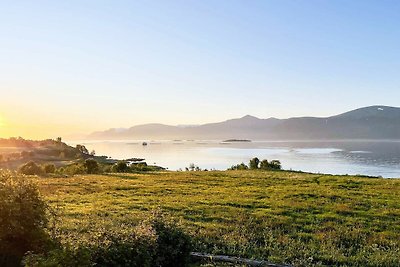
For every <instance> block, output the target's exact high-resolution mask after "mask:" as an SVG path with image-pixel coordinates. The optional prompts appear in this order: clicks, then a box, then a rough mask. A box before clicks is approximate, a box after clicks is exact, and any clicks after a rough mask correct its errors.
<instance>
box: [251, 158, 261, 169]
mask: <svg viewBox="0 0 400 267" xmlns="http://www.w3.org/2000/svg"><path fill="white" fill-rule="evenodd" d="M259 163H260V160H259V159H258V158H257V157H255V158H252V159H251V160H250V162H249V167H250V169H251V170H256V169H258V164H259Z"/></svg>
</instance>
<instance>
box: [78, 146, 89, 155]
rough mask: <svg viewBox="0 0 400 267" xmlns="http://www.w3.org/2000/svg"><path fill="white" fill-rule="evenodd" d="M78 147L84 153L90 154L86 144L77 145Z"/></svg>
mask: <svg viewBox="0 0 400 267" xmlns="http://www.w3.org/2000/svg"><path fill="white" fill-rule="evenodd" d="M76 149H77V150H78V151H79V152H80V153H82V154H86V155H89V150H88V149H87V148H86V147H85V146H84V145H76Z"/></svg>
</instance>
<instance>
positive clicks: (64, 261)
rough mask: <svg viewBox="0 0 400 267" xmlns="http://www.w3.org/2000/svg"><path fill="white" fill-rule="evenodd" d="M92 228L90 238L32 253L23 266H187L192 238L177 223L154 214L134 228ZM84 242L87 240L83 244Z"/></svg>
mask: <svg viewBox="0 0 400 267" xmlns="http://www.w3.org/2000/svg"><path fill="white" fill-rule="evenodd" d="M100 229H101V230H97V231H96V230H94V232H93V234H92V235H91V236H92V239H91V240H86V241H84V242H83V241H77V242H80V243H78V244H73V245H72V244H70V245H66V246H64V247H62V246H61V245H60V247H58V248H57V249H54V250H52V251H49V252H47V253H45V254H36V255H35V254H31V255H29V256H28V257H26V259H25V264H26V266H83V267H84V266H132V267H135V266H138V267H139V266H140V267H141V266H149V267H150V266H167V267H168V266H171V267H172V266H177V267H179V266H186V265H187V263H188V259H189V255H190V254H189V253H190V251H191V248H192V246H191V240H190V238H189V236H188V235H186V234H185V233H184V232H183V231H182V230H181V228H179V227H178V226H177V224H176V223H174V222H172V221H168V220H166V219H165V218H164V217H163V216H161V215H159V214H156V215H154V216H151V217H150V219H149V220H147V221H144V222H142V223H140V224H139V225H137V226H136V227H133V228H132V227H129V226H125V227H124V226H121V228H119V229H118V230H114V231H113V230H111V231H110V230H108V229H104V228H102V227H101V228H100ZM85 242H86V243H85Z"/></svg>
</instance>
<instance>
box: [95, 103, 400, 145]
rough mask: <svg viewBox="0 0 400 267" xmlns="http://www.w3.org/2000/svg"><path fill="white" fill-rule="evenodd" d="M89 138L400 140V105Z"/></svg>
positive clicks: (155, 127)
mask: <svg viewBox="0 0 400 267" xmlns="http://www.w3.org/2000/svg"><path fill="white" fill-rule="evenodd" d="M87 138H88V139H230V138H241V139H252V140H316V139H319V140H321V139H322V140H324V139H330V140H334V139H400V108H395V107H387V106H370V107H365V108H360V109H356V110H353V111H349V112H346V113H343V114H339V115H336V116H331V117H326V118H316V117H299V118H289V119H276V118H269V119H259V118H256V117H253V116H250V115H247V116H244V117H242V118H238V119H231V120H227V121H223V122H219V123H209V124H203V125H198V126H188V127H179V126H170V125H164V124H145V125H138V126H134V127H131V128H129V129H110V130H107V131H101V132H94V133H92V134H90V135H88V137H87Z"/></svg>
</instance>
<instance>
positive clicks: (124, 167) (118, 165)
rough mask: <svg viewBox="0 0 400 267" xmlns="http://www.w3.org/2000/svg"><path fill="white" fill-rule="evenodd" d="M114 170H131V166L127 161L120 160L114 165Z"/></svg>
mask: <svg viewBox="0 0 400 267" xmlns="http://www.w3.org/2000/svg"><path fill="white" fill-rule="evenodd" d="M111 170H112V172H129V166H128V165H127V164H126V162H125V161H119V162H117V163H116V164H114V166H113V167H112V169H111Z"/></svg>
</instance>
